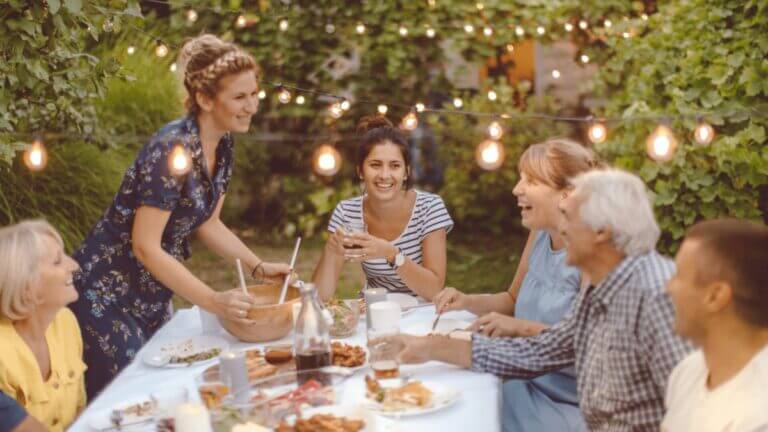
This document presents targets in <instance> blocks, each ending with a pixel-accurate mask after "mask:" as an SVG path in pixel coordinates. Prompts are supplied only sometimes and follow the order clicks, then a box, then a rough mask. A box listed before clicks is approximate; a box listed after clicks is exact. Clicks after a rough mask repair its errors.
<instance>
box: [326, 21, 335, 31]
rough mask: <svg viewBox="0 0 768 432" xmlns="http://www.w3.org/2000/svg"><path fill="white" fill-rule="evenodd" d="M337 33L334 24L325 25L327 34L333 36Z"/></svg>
mask: <svg viewBox="0 0 768 432" xmlns="http://www.w3.org/2000/svg"><path fill="white" fill-rule="evenodd" d="M335 31H336V26H335V25H333V23H328V24H326V25H325V32H326V33H328V34H333V33H334V32H335Z"/></svg>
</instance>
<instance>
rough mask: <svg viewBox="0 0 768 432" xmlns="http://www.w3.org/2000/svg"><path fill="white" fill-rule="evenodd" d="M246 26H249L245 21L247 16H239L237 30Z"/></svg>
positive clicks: (236, 24) (236, 21) (236, 22)
mask: <svg viewBox="0 0 768 432" xmlns="http://www.w3.org/2000/svg"><path fill="white" fill-rule="evenodd" d="M246 24H248V21H247V20H246V19H245V15H238V17H237V19H236V20H235V26H236V27H237V28H244V27H245V25H246Z"/></svg>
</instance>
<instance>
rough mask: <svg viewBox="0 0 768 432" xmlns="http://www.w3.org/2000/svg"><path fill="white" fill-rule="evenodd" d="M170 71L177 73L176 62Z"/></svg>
mask: <svg viewBox="0 0 768 432" xmlns="http://www.w3.org/2000/svg"><path fill="white" fill-rule="evenodd" d="M170 69H171V72H176V63H175V62H174V63H171V67H170Z"/></svg>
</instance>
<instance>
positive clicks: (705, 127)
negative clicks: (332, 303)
mask: <svg viewBox="0 0 768 432" xmlns="http://www.w3.org/2000/svg"><path fill="white" fill-rule="evenodd" d="M693 138H694V139H695V140H696V143H698V144H699V145H701V146H705V145H707V144H709V143H711V142H712V140H713V139H714V138H715V129H713V128H712V126H711V125H710V124H709V123H707V122H705V121H703V120H701V119H699V124H697V125H696V129H694V131H693Z"/></svg>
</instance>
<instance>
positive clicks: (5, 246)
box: [0, 220, 62, 321]
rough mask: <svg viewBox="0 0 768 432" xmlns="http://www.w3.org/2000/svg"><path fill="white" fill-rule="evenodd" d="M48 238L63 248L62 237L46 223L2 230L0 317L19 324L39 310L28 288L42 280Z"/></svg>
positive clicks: (28, 224) (35, 223)
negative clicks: (40, 278)
mask: <svg viewBox="0 0 768 432" xmlns="http://www.w3.org/2000/svg"><path fill="white" fill-rule="evenodd" d="M46 235H47V236H51V237H52V238H53V239H54V240H56V242H58V243H59V244H60V245H61V244H62V241H61V236H60V235H59V233H58V232H56V230H55V229H54V228H53V227H52V226H51V225H50V224H49V223H48V222H46V221H43V220H29V221H24V222H20V223H18V224H16V225H11V226H7V227H3V228H0V317H5V318H8V319H10V320H11V321H17V320H20V319H24V318H26V317H27V316H29V314H31V313H32V312H33V311H34V309H35V308H36V307H37V302H36V300H35V298H34V296H33V295H32V293H31V292H30V291H29V290H28V289H27V288H28V287H29V286H30V284H32V283H35V282H36V281H37V279H38V278H39V277H40V261H41V260H42V257H43V256H44V254H45V249H46V244H45V241H44V240H43V236H46Z"/></svg>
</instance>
